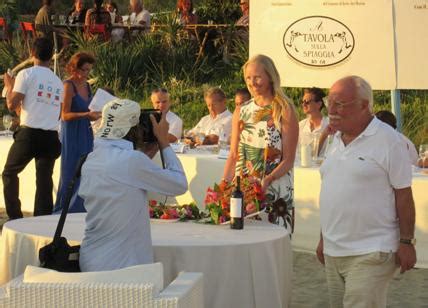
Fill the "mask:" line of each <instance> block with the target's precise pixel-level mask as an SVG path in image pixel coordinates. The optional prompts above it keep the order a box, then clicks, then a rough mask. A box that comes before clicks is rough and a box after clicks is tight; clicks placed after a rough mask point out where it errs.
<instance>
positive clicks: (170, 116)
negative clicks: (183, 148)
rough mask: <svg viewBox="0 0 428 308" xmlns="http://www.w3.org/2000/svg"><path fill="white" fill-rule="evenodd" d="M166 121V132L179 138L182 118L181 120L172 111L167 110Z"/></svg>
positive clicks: (181, 129)
mask: <svg viewBox="0 0 428 308" xmlns="http://www.w3.org/2000/svg"><path fill="white" fill-rule="evenodd" d="M166 121H167V122H168V124H169V130H168V133H170V134H171V135H174V136H175V137H176V138H177V139H178V140H180V139H181V133H182V131H183V120H181V119H180V117H179V116H178V115H176V114H175V113H174V112H172V111H168V112H167V113H166Z"/></svg>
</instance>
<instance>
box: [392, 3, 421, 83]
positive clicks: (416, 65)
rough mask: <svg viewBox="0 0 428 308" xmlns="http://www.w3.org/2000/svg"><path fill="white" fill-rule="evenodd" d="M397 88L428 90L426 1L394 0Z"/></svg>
mask: <svg viewBox="0 0 428 308" xmlns="http://www.w3.org/2000/svg"><path fill="white" fill-rule="evenodd" d="M394 11H395V20H396V22H395V24H396V40H397V44H396V48H397V49H396V53H397V63H398V65H397V70H398V81H397V88H398V89H428V0H404V1H403V0H395V1H394Z"/></svg>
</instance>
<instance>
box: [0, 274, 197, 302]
mask: <svg viewBox="0 0 428 308" xmlns="http://www.w3.org/2000/svg"><path fill="white" fill-rule="evenodd" d="M202 277H203V275H202V273H189V272H182V273H180V274H179V275H178V276H177V278H176V279H175V280H174V281H173V282H171V284H170V285H169V286H167V287H166V288H165V289H164V290H162V291H161V292H160V293H159V295H157V296H153V295H152V294H153V285H151V284H132V283H131V284H127V283H25V282H23V275H21V276H19V277H17V278H15V279H13V280H11V281H10V282H8V283H7V284H5V285H4V286H3V288H0V307H32V308H38V307H40V308H44V307H64V308H68V307H70V308H77V307H148V308H169V307H177V308H184V307H188V308H199V307H203V306H204V302H203V281H202Z"/></svg>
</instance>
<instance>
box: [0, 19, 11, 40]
mask: <svg viewBox="0 0 428 308" xmlns="http://www.w3.org/2000/svg"><path fill="white" fill-rule="evenodd" d="M0 33H1V34H0V35H1V36H0V39H2V40H8V41H9V40H10V36H9V31H8V29H7V23H6V20H5V19H4V18H3V17H0Z"/></svg>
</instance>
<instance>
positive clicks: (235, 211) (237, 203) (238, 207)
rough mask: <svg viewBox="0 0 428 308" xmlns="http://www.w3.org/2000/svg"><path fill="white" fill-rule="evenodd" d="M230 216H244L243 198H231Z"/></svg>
mask: <svg viewBox="0 0 428 308" xmlns="http://www.w3.org/2000/svg"><path fill="white" fill-rule="evenodd" d="M230 217H238V218H241V217H242V199H241V198H231V199H230Z"/></svg>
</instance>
